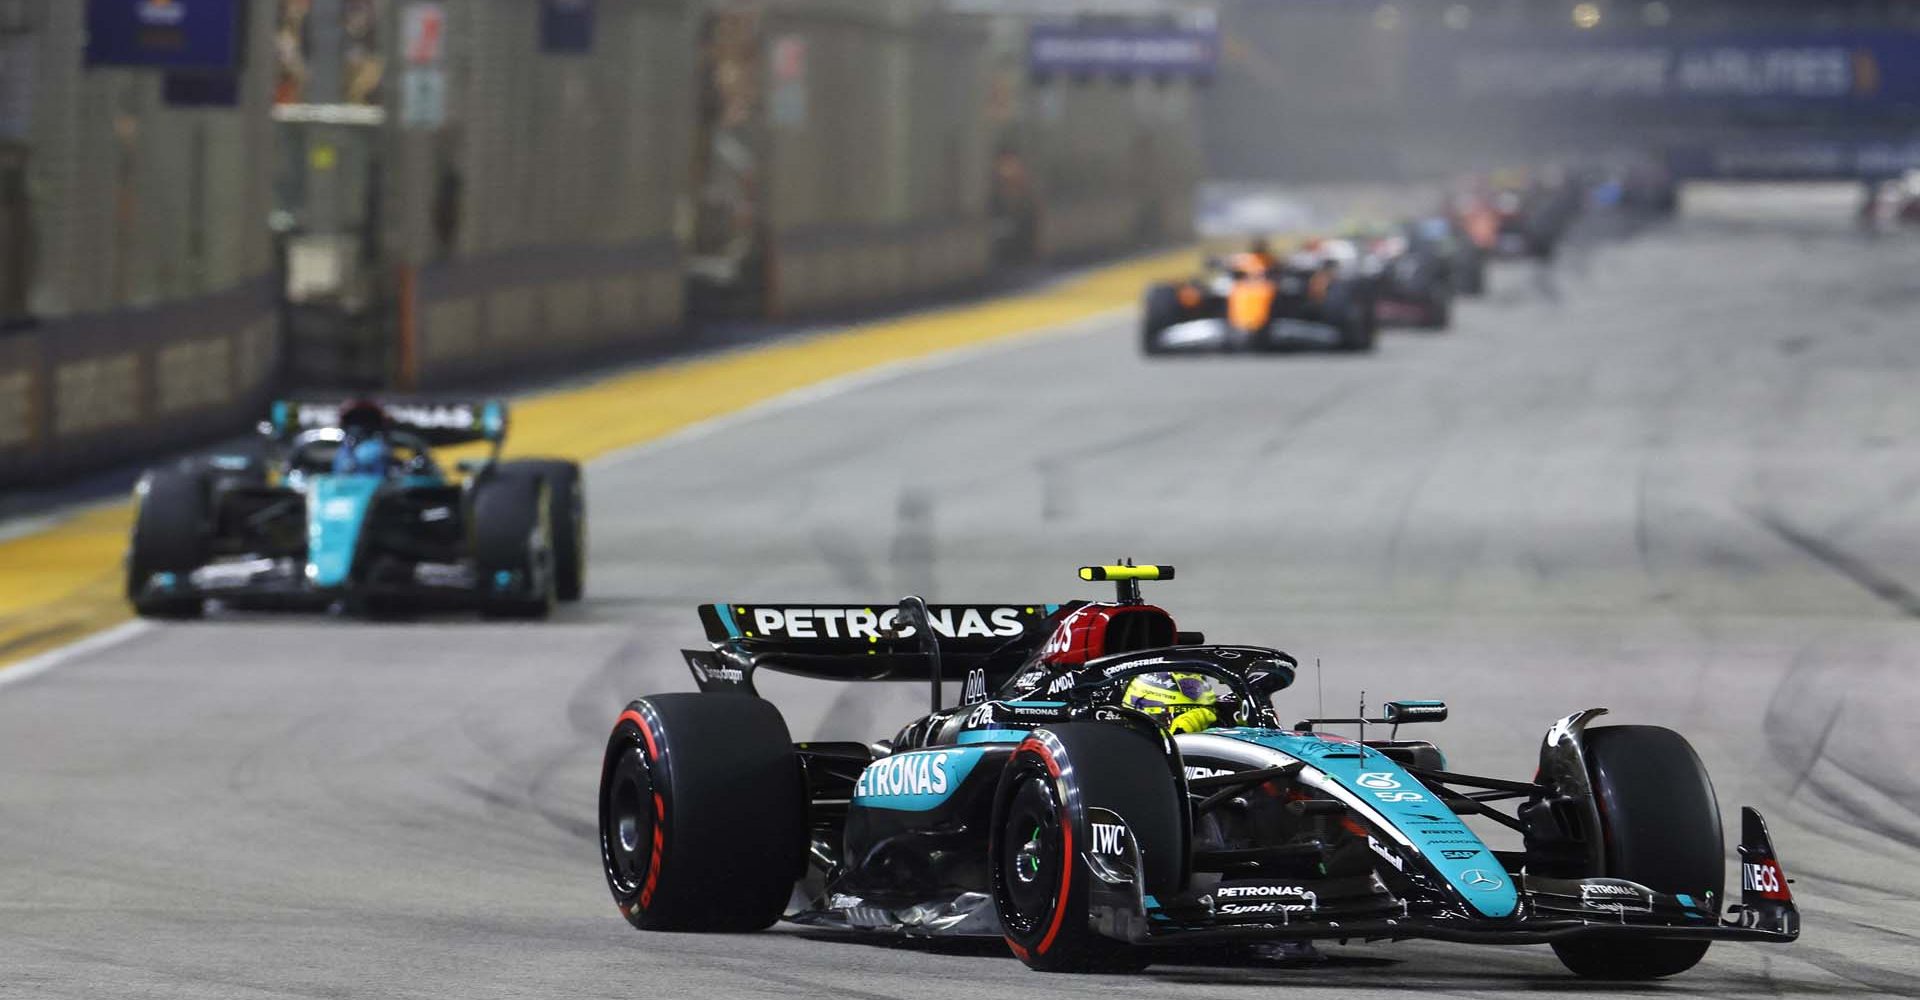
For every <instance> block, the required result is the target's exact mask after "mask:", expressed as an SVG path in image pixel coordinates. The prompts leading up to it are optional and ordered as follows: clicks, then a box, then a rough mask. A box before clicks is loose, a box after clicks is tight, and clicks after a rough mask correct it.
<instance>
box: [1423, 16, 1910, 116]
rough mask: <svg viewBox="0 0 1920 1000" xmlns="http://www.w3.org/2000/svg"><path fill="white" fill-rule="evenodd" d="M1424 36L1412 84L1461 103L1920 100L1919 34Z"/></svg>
mask: <svg viewBox="0 0 1920 1000" xmlns="http://www.w3.org/2000/svg"><path fill="white" fill-rule="evenodd" d="M1432 40H1433V42H1434V44H1432V45H1428V46H1416V47H1415V49H1414V61H1415V68H1416V70H1417V72H1415V73H1414V74H1412V80H1413V81H1415V83H1416V85H1417V87H1418V89H1419V90H1421V91H1423V92H1425V93H1428V94H1430V95H1432V96H1435V97H1439V98H1443V99H1451V100H1454V101H1459V102H1463V103H1465V102H1472V103H1480V102H1503V101H1504V102H1567V103H1595V102H1605V103H1643V104H1644V103H1653V102H1659V103H1667V102H1679V103H1690V104H1706V105H1726V106H1745V105H1753V106H1784V107H1812V106H1819V107H1828V108H1845V107H1849V106H1857V107H1863V108H1865V107H1878V106H1887V105H1897V104H1904V103H1920V34H1909V33H1903V32H1891V31H1889V32H1857V33H1845V34H1820V35H1799V36H1755V35H1727V36H1712V37H1698V36H1696V37H1688V38H1676V39H1665V38H1653V37H1644V36H1643V37H1632V38H1623V39H1595V40H1593V41H1592V42H1589V43H1580V42H1572V41H1561V42H1545V41H1540V40H1535V39H1526V38H1511V39H1508V40H1505V41H1492V40H1489V41H1484V42H1466V41H1463V42H1449V41H1443V40H1441V39H1440V38H1438V37H1435V38H1433V39H1432Z"/></svg>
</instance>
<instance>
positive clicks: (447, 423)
mask: <svg viewBox="0 0 1920 1000" xmlns="http://www.w3.org/2000/svg"><path fill="white" fill-rule="evenodd" d="M379 403H380V408H381V409H382V410H385V411H386V414H387V418H388V420H389V421H391V422H392V425H393V428H394V429H395V430H399V431H405V432H407V433H409V434H412V435H415V436H416V437H418V438H420V439H421V440H422V441H425V442H426V443H427V444H429V445H432V446H433V447H436V448H439V447H446V446H449V445H457V444H471V443H473V442H475V441H487V442H490V443H492V444H494V445H496V446H497V445H499V444H500V443H501V442H503V441H505V440H506V437H507V404H506V403H504V402H502V401H500V400H497V399H493V400H448V399H383V400H380V401H379ZM342 405H343V403H342V401H339V400H333V401H319V400H279V401H277V402H275V403H274V404H273V410H272V416H271V418H270V420H269V421H268V424H267V426H266V427H265V428H263V429H264V430H266V431H267V433H269V434H270V435H272V436H273V437H274V438H276V439H278V440H281V441H289V440H292V439H293V438H294V437H295V436H296V435H298V434H300V433H302V432H303V431H311V430H319V429H321V428H327V427H338V426H340V408H341V406H342Z"/></svg>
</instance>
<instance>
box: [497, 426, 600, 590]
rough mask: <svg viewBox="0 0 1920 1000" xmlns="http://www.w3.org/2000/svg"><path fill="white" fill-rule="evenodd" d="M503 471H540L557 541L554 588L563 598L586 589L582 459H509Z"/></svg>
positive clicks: (584, 484)
mask: <svg viewBox="0 0 1920 1000" xmlns="http://www.w3.org/2000/svg"><path fill="white" fill-rule="evenodd" d="M502 470H503V471H508V472H524V473H528V474H532V475H536V476H538V477H539V478H541V479H542V480H544V481H545V482H546V484H547V511H546V514H547V525H548V529H549V530H550V531H551V532H552V543H553V591H554V596H555V597H558V598H559V599H560V600H562V601H577V600H579V599H580V598H581V596H582V595H583V594H585V593H586V582H587V492H586V482H585V478H584V477H583V476H582V475H581V472H580V463H578V462H569V461H565V460H563V459H557V458H542V459H524V460H521V461H516V462H507V463H504V464H503V466H502Z"/></svg>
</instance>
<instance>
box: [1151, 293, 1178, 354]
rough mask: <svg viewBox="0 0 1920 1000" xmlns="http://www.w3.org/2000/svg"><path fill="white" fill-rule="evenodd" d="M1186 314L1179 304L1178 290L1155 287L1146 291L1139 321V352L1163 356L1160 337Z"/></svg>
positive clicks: (1164, 350) (1164, 347) (1164, 351)
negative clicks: (1145, 299) (1145, 298)
mask: <svg viewBox="0 0 1920 1000" xmlns="http://www.w3.org/2000/svg"><path fill="white" fill-rule="evenodd" d="M1185 313H1186V309H1185V307H1183V306H1181V304H1180V290H1179V288H1178V287H1176V286H1174V285H1155V286H1153V287H1152V288H1149V289H1147V301H1146V306H1145V309H1144V311H1143V312H1142V314H1141V320H1140V350H1141V352H1142V353H1144V354H1165V353H1166V352H1167V348H1166V345H1165V344H1163V343H1162V342H1161V337H1162V336H1163V335H1164V334H1165V333H1166V332H1167V328H1168V327H1170V326H1172V325H1174V324H1175V323H1178V322H1180V320H1181V319H1182V318H1183V317H1184V315H1185Z"/></svg>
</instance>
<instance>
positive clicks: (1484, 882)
mask: <svg viewBox="0 0 1920 1000" xmlns="http://www.w3.org/2000/svg"><path fill="white" fill-rule="evenodd" d="M1460 880H1461V881H1462V882H1465V883H1466V884H1468V885H1470V886H1472V887H1474V888H1475V889H1478V890H1480V891H1481V892H1492V891H1493V890H1495V889H1498V888H1500V887H1501V886H1503V885H1506V884H1507V883H1506V882H1505V880H1503V879H1501V878H1500V876H1498V875H1493V874H1489V873H1488V872H1486V871H1483V870H1482V869H1479V868H1469V869H1467V870H1466V871H1464V872H1461V873H1460Z"/></svg>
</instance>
